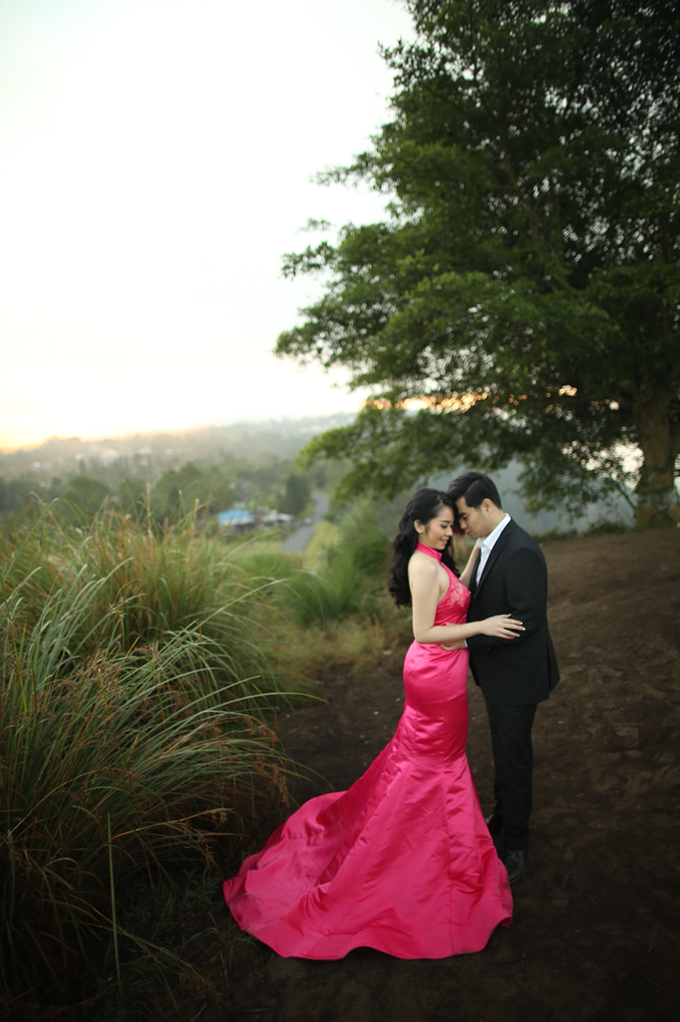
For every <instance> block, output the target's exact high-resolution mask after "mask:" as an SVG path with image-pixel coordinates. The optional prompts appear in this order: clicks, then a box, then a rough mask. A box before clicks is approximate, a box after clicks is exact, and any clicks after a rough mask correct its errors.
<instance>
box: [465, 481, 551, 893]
mask: <svg viewBox="0 0 680 1022" xmlns="http://www.w3.org/2000/svg"><path fill="white" fill-rule="evenodd" d="M449 494H450V496H451V497H452V498H453V500H454V502H455V505H456V510H457V518H458V522H459V524H460V526H461V527H462V529H463V530H464V531H465V532H466V533H467V535H468V536H471V537H472V538H473V539H476V540H477V546H478V547H479V548H480V556H479V560H478V563H477V568H476V571H473V574H472V579H471V582H470V592H471V596H472V599H471V603H470V610H469V612H468V621H481V620H482V619H483V618H486V617H491V616H492V615H494V614H506V613H509V614H511V615H512V617H513V618H518V619H519V620H520V621H522V623H523V624H524V629H525V630H524V631H523V632H521V633H520V635H519V636H518V637H517V638H515V639H497V638H493V637H490V636H486V635H475V636H473V637H472V638H470V639H468V640H467V645H468V647H469V650H470V666H471V668H472V674H473V677H474V679H475V681H476V683H477V684H478V685H479V686H480V688H481V690H482V693H483V695H484V699H485V700H486V711H487V715H488V718H489V727H490V729H491V744H492V749H493V760H494V773H495V779H494V795H495V798H496V806H495V809H494V811H493V812H492V814H491V815H490V816H489V817H488V819H487V821H486V822H487V825H488V827H489V830H490V831H491V833H492V834H493V833H498V832H500V830H501V829H502V830H503V843H504V846H505V854H504V856H503V861H504V863H505V866H506V869H507V871H508V879H509V880H510V883H514V882H515V881H516V880H519V878H520V877H521V876H522V875H523V874H524V871H525V868H526V851H527V844H528V841H529V816H530V814H531V782H532V768H533V749H532V744H531V728H532V725H533V722H534V716H535V713H536V706H537V704H538V703H540V702H543V700H544V699H547V698H548V697H549V696H550V692H551V690H552V689H553V688H554V687H555V685H556V684H557V682H558V681H559V671H558V668H557V659H556V657H555V650H554V648H553V644H552V639H551V638H550V633H549V631H548V620H547V613H546V599H547V589H548V573H547V569H546V564H545V557H544V556H543V553H542V551H541V549H540V547H539V546H538V544H537V543H535V542H534V540H533V539H532V538H531V536H529V535H528V533H526V532H525V531H524V529H520V527H519V526H518V525H517V523H516V522H514V521H513V520H512V519H511V518H510V515H508V514H506V513H505V512H504V511H503V508H502V506H501V499H500V497H499V495H498V490H497V489H496V486H495V485H494V483H493V482H492V481H491V479H489V477H488V476H485V475H482V473H481V472H466V473H465V474H464V475H462V476H458V478H457V479H454V480H453V482H452V483H451V485H450V486H449Z"/></svg>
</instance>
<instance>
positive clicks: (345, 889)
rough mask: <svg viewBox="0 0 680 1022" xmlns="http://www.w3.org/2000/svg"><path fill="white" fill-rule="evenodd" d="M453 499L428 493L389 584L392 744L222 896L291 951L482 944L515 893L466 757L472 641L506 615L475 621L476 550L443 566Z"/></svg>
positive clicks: (314, 804) (319, 954)
mask: <svg viewBox="0 0 680 1022" xmlns="http://www.w3.org/2000/svg"><path fill="white" fill-rule="evenodd" d="M452 533H453V509H452V507H451V502H450V498H449V497H448V496H447V494H445V493H440V492H439V491H437V490H432V489H422V490H419V491H418V492H417V493H416V495H415V496H414V497H413V499H412V500H411V501H410V503H409V505H408V507H407V508H406V511H405V512H404V515H403V516H402V518H401V521H400V523H399V531H398V533H397V536H396V538H395V540H394V556H393V561H392V568H391V576H392V577H391V582H390V591H391V592H392V595H393V597H394V599H395V600H396V602H397V603H398V604H409V603H411V602H412V604H413V630H414V635H415V641H414V642H413V644H412V645H411V647H410V649H409V651H408V653H407V654H406V660H405V663H404V686H405V692H406V700H405V705H404V712H403V715H402V717H401V720H400V721H399V725H398V727H397V730H396V732H395V735H394V737H393V738H392V741H391V742H390V743H389V745H387V746H386V748H385V749H383V751H382V752H381V753H380V755H379V756H378V758H377V759H376V760H374V762H373V763H372V764H371V766H370V767H369V768H368V770H367V771H366V773H365V774H364V775H363V777H361V778H360V779H359V780H358V781H357V782H356V783H355V784H353V785H352V787H351V788H350V789H349V790H348V791H345V792H333V793H331V794H329V795H320V796H319V797H317V798H313V799H311V800H310V801H309V802H306V803H305V804H304V805H303V806H301V808H300V809H298V810H297V812H295V813H293V815H292V816H291V817H290V818H289V819H288V820H287V821H286V822H285V823H284V824H283V825H282V826H281V827H279V829H278V830H276V831H275V832H274V834H272V836H271V837H270V839H269V841H268V842H267V844H266V845H265V847H264V849H263V850H262V851H261V852H259V853H258V854H257V855H252V856H250V858H248V859H246V861H245V862H244V863H243V866H242V867H241V870H240V871H239V873H238V876H236V877H235V878H234V879H233V880H228V881H227V882H226V883H225V884H224V896H225V898H226V901H227V904H228V905H229V907H230V909H231V911H232V914H233V916H234V918H235V919H236V921H237V923H238V924H239V926H241V927H242V928H243V929H246V930H248V931H249V932H250V933H252V934H253V935H254V936H255V937H257V938H258V939H259V940H262V941H264V943H265V944H268V945H269V946H270V947H272V948H273V949H274V950H275V951H276V952H278V954H280V955H283V956H284V957H290V956H296V957H299V958H315V959H332V958H342V957H344V955H346V954H347V953H348V951H351V950H352V948H355V947H365V946H368V947H372V948H376V949H377V950H379V951H384V952H386V953H387V954H391V955H395V956H397V957H399V958H446V957H448V956H449V955H454V954H463V953H465V952H470V951H480V950H481V949H482V948H483V947H484V946H485V945H486V943H487V941H488V939H489V936H490V935H491V933H492V931H493V930H494V929H495V927H496V926H497V925H498V924H499V923H500V924H501V925H506V926H507V925H508V923H509V921H510V916H511V912H512V898H511V895H510V887H509V885H508V882H507V876H506V873H505V868H504V866H503V864H502V863H501V862H500V860H499V859H498V857H497V856H496V852H495V849H494V846H493V843H492V841H491V838H490V836H489V833H488V831H487V828H486V825H485V823H484V819H483V817H482V813H481V810H480V808H479V802H478V799H477V793H476V791H475V788H474V783H473V781H472V776H471V774H470V769H469V767H468V763H467V759H466V757H465V739H466V735H467V723H468V708H467V690H466V682H467V664H468V654H467V650H466V649H465V648H464V640H465V639H466V638H467V637H468V636H471V635H476V634H480V633H481V634H485V635H497V636H501V637H503V638H509V637H513V636H515V635H517V633H518V632H519V631H520V630H521V622H518V621H513V620H512V619H511V618H510V616H509V615H507V614H503V615H500V616H498V617H494V618H489V619H487V620H486V621H478V622H475V623H474V624H465V623H464V622H465V614H466V611H467V606H468V603H469V599H470V597H469V593H468V590H467V588H466V587H465V583H466V582H467V581H468V580H469V578H470V575H471V572H472V570H473V565H474V563H475V558H476V553H473V555H472V557H471V559H470V561H469V562H468V565H467V567H466V569H465V571H464V573H463V576H462V579H461V580H460V581H459V580H458V579H457V578H456V576H455V575H454V573H453V572H452V571H450V570H449V569H448V568H445V567H443V566H442V565H441V563H440V558H441V554H442V552H443V550H444V548H445V546H446V544H447V543H448V541H449V539H450V538H451V536H452Z"/></svg>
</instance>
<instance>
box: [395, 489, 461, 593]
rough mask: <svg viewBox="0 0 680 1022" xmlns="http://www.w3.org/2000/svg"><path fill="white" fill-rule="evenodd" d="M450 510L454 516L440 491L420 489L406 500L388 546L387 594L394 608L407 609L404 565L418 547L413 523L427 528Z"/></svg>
mask: <svg viewBox="0 0 680 1022" xmlns="http://www.w3.org/2000/svg"><path fill="white" fill-rule="evenodd" d="M442 506H446V507H450V508H451V510H452V511H454V512H455V508H454V505H453V501H452V500H451V498H450V497H449V495H448V493H444V491H443V490H432V489H430V488H429V487H427V486H424V487H423V488H422V489H421V490H418V492H417V493H414V495H413V496H412V497H411V499H410V500H409V502H408V504H407V505H406V510H405V511H404V513H403V515H402V516H401V518H400V520H399V525H398V527H397V534H396V536H395V537H394V542H393V543H392V551H393V553H392V563H391V564H390V593H391V594H392V599H393V600H394V602H395V603H396V604H397V606H398V607H410V606H411V589H410V587H409V584H408V562H409V561H410V560H411V557H412V556H413V552H414V550H415V548H416V546H417V544H418V533H417V532H416V528H415V524H414V523H415V522H422V523H423V525H427V524H428V522H430V521H431V520H432V519H433V518H434V517H435V516H436V515H437V514H438V512H439V511H440V510H441V508H442Z"/></svg>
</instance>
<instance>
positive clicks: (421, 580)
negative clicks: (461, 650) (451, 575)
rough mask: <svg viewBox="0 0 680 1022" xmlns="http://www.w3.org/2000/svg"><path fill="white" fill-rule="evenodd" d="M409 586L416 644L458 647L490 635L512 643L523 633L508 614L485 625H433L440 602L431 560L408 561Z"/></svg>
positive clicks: (521, 627)
mask: <svg viewBox="0 0 680 1022" xmlns="http://www.w3.org/2000/svg"><path fill="white" fill-rule="evenodd" d="M409 582H410V585H411V602H412V605H413V637H414V638H415V640H416V642H422V643H428V642H437V643H447V644H449V645H450V644H452V643H455V644H456V645H457V644H458V642H459V641H461V645H462V640H463V639H468V638H471V637H472V636H473V635H493V636H495V637H496V638H499V639H513V638H515V637H516V636H517V634H519V633H520V632H522V631H523V630H524V629H523V626H522V622H521V621H515V620H513V618H511V617H510V615H509V614H496V615H495V616H494V617H488V618H486V619H485V620H484V621H471V622H469V623H466V624H464V625H435V623H434V618H435V614H436V612H437V604H438V603H439V599H440V587H439V567H438V565H437V564H435V562H434V561H433V560H431V559H430V558H428V559H427V560H425V559H423V560H421V559H420V558H418V559H417V560H414V558H412V559H411V563H410V564H409Z"/></svg>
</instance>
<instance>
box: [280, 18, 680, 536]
mask: <svg viewBox="0 0 680 1022" xmlns="http://www.w3.org/2000/svg"><path fill="white" fill-rule="evenodd" d="M407 7H408V9H409V11H410V12H411V14H412V16H413V19H414V23H415V28H416V31H417V38H416V42H415V43H413V44H410V43H405V42H400V43H399V44H398V45H397V46H396V47H394V48H393V49H391V50H386V51H385V52H384V57H385V59H386V60H387V62H388V63H389V65H390V67H391V68H392V69H393V70H394V75H395V77H394V82H395V91H394V95H393V97H392V100H391V108H392V112H393V119H392V120H391V121H390V122H389V123H388V124H385V125H384V126H383V127H382V128H381V129H380V131H379V133H378V134H377V135H376V136H375V137H374V139H373V140H372V143H373V145H372V148H371V150H370V151H368V152H365V153H363V154H361V155H360V156H358V157H357V158H356V159H355V162H354V163H353V164H352V165H351V166H349V167H345V168H339V169H336V170H333V171H330V172H326V174H325V175H323V179H324V180H326V181H329V182H330V181H351V180H354V179H357V178H362V179H365V180H367V181H368V182H369V183H370V184H371V185H372V187H374V188H376V189H379V190H383V191H385V192H386V193H387V194H389V196H390V198H391V202H390V207H389V216H388V218H387V219H386V220H385V221H384V222H382V223H375V224H371V225H367V226H360V227H356V226H354V225H352V224H349V225H346V226H345V227H344V228H343V229H342V230H341V232H340V236H339V240H338V242H337V244H331V243H329V242H328V241H322V242H321V243H320V244H318V245H316V246H313V247H309V248H308V249H307V250H306V251H304V252H302V253H297V254H291V255H289V256H287V257H286V259H285V262H284V272H285V273H286V274H288V275H289V276H294V275H296V274H298V273H314V272H322V273H325V274H326V275H327V282H326V284H325V290H324V294H323V297H322V298H321V299H320V300H319V301H318V302H316V303H315V304H313V305H311V306H310V307H308V308H306V309H304V310H303V316H304V321H303V323H302V325H300V326H297V327H295V328H294V329H292V330H290V331H288V332H286V333H283V334H282V335H281V336H280V338H279V340H278V345H277V351H278V352H279V353H280V354H286V355H292V356H294V357H297V358H300V359H302V360H305V359H309V358H315V359H318V360H320V361H321V362H322V363H323V364H324V365H325V366H328V367H330V366H334V365H343V366H347V367H349V368H350V369H351V371H352V385H353V386H354V387H362V386H368V387H370V388H371V392H372V394H373V396H372V398H371V399H370V400H369V401H368V402H367V404H366V406H365V408H364V409H363V410H362V412H361V413H360V414H359V416H358V417H357V419H356V421H355V422H354V423H353V424H351V425H350V426H348V427H345V428H343V429H337V430H332V431H330V432H327V433H325V434H323V435H321V436H320V437H318V438H317V439H316V440H315V441H314V442H313V443H312V444H311V445H310V447H309V448H308V453H309V455H310V457H313V456H317V455H322V456H326V457H348V456H349V457H351V458H352V460H353V464H354V468H353V469H352V471H351V472H350V475H349V477H348V479H347V486H348V487H349V488H350V489H353V490H355V491H362V490H363V491H366V490H368V491H373V492H380V493H386V492H387V493H390V492H392V493H393V492H395V491H396V490H397V489H400V488H403V487H404V486H406V485H410V484H412V483H413V482H415V481H417V480H419V479H422V478H423V476H427V475H431V474H433V473H435V472H438V471H442V470H445V469H447V468H450V467H452V466H453V465H456V464H460V463H461V461H465V462H467V463H468V464H470V463H477V464H480V465H484V466H486V467H487V468H489V469H493V468H494V467H499V466H501V465H503V464H506V463H507V462H508V461H509V460H510V458H512V457H517V458H519V460H520V461H522V462H523V464H524V472H523V485H524V488H525V492H526V493H527V494H528V495H529V496H530V497H531V498H532V499H533V504H534V505H535V506H541V505H542V506H555V505H556V504H558V503H559V502H561V501H563V500H565V499H570V500H571V501H572V502H581V501H583V500H587V499H590V498H592V497H594V496H595V495H596V494H597V493H598V492H601V489H602V486H603V485H604V486H605V487H606V486H609V487H612V486H618V487H622V486H623V484H625V483H630V482H631V478H632V477H631V454H633V455H636V456H637V464H636V467H635V469H634V473H633V476H634V478H633V481H634V483H635V484H636V487H637V491H638V506H637V515H638V520H639V522H640V523H645V522H650V521H656V522H659V523H663V522H666V521H667V522H669V523H670V521H671V519H672V518H673V517H676V518H677V517H679V516H680V508H679V507H678V504H677V494H676V491H675V487H674V473H675V463H676V459H677V456H678V453H679V452H680V342H679V334H678V324H679V318H680V317H679V314H678V313H679V298H680V267H679V265H678V254H679V246H678V223H679V211H680V186H679V184H678V182H680V131H679V129H680V117H679V101H680V100H679V97H680V23H679V19H678V14H677V8H676V5H675V4H672V3H670V2H665V0H649V2H643V3H640V2H639V0H636V2H633V0H566V2H565V0H559V2H553V0H407Z"/></svg>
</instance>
